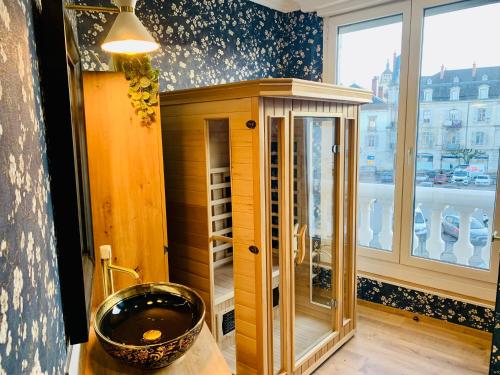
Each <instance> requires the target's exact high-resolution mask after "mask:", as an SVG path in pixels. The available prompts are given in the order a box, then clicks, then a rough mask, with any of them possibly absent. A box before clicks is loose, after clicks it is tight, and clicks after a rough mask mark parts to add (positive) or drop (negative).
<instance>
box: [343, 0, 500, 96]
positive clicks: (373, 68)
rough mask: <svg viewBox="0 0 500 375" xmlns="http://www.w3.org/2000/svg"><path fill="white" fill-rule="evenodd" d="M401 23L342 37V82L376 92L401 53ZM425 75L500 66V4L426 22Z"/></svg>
mask: <svg viewBox="0 0 500 375" xmlns="http://www.w3.org/2000/svg"><path fill="white" fill-rule="evenodd" d="M401 38H402V23H401V21H400V20H399V22H397V23H392V24H389V25H383V26H377V27H372V28H370V29H365V30H359V31H353V32H348V33H344V34H341V35H340V37H339V67H338V77H339V79H338V82H339V83H341V84H343V85H350V84H352V83H357V84H359V85H360V86H362V87H366V88H371V81H372V78H373V76H374V75H380V73H382V71H383V70H384V69H385V64H386V62H387V59H389V62H390V67H391V69H392V58H393V57H392V56H393V53H394V52H396V53H397V54H400V53H401ZM423 40H424V42H423V50H422V68H421V70H422V74H423V75H432V74H435V73H438V72H439V70H440V67H441V64H444V66H445V67H446V68H447V69H462V68H471V67H472V64H473V62H474V61H475V62H476V64H477V66H478V67H485V66H500V3H495V4H489V5H483V6H479V7H474V8H468V9H463V10H455V11H452V12H448V13H442V14H436V15H428V16H426V17H425V20H424V32H423Z"/></svg>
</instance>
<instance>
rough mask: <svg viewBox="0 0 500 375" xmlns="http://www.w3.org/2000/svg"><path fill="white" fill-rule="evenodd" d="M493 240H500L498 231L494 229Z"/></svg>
mask: <svg viewBox="0 0 500 375" xmlns="http://www.w3.org/2000/svg"><path fill="white" fill-rule="evenodd" d="M491 241H492V242H495V241H500V236H499V235H498V231H494V232H493V234H492V235H491Z"/></svg>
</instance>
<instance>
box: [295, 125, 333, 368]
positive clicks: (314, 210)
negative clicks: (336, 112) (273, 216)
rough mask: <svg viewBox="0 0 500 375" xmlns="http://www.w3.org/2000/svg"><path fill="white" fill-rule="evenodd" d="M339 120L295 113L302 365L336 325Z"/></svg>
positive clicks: (297, 291)
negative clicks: (337, 151) (337, 126)
mask: <svg viewBox="0 0 500 375" xmlns="http://www.w3.org/2000/svg"><path fill="white" fill-rule="evenodd" d="M336 124H337V118H335V117H319V116H317V117H316V116H297V115H295V116H292V123H291V139H292V142H291V147H292V152H291V155H290V159H291V160H290V162H291V168H292V173H291V179H292V182H291V184H290V185H291V190H292V191H291V192H290V195H291V201H292V203H293V204H292V208H293V209H292V210H291V211H292V212H291V220H290V221H291V231H292V239H291V240H292V241H291V242H292V246H291V248H292V249H291V250H292V254H293V257H292V283H293V285H292V287H293V310H294V315H293V316H294V322H293V354H294V359H295V365H296V366H298V365H299V364H300V363H301V362H302V361H303V360H306V359H307V355H308V354H309V353H311V351H312V350H313V349H315V348H316V347H317V346H318V345H319V344H321V342H322V341H324V340H325V339H326V338H327V337H328V336H329V335H330V334H331V333H332V332H334V330H335V329H334V328H335V325H336V323H335V321H336V319H335V314H336V308H335V306H336V285H335V282H334V281H335V278H336V275H335V274H334V271H335V269H336V267H335V265H336V260H337V256H336V250H335V249H336V237H337V235H338V233H337V230H336V227H337V222H336V217H337V215H335V211H336V207H335V202H336V190H337V188H336V185H337V181H336V178H335V174H336V167H335V152H336V150H337V146H336V143H338V142H337V140H336V138H337V129H336Z"/></svg>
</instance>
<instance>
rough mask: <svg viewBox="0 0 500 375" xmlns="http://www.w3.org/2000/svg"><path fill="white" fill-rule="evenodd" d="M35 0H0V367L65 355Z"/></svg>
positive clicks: (24, 370) (46, 364)
mask: <svg viewBox="0 0 500 375" xmlns="http://www.w3.org/2000/svg"><path fill="white" fill-rule="evenodd" d="M35 3H36V2H35ZM32 20H33V17H32V3H31V1H29V0H17V1H13V0H0V374H9V375H11V374H12V375H15V374H62V373H63V365H64V361H65V359H66V345H65V334H64V324H63V318H62V310H61V298H60V293H59V281H58V271H57V258H56V246H55V238H54V226H53V221H52V208H51V200H50V191H49V176H48V172H47V160H46V154H45V149H46V146H45V139H44V123H43V118H42V108H41V100H40V90H39V79H38V72H37V60H36V52H35V45H34V42H33V40H34V37H33V26H32Z"/></svg>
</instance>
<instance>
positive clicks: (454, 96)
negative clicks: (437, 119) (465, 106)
mask: <svg viewBox="0 0 500 375" xmlns="http://www.w3.org/2000/svg"><path fill="white" fill-rule="evenodd" d="M459 99H460V87H456V86H455V87H452V88H451V89H450V100H459Z"/></svg>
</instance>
